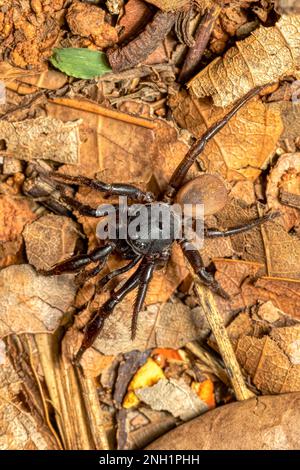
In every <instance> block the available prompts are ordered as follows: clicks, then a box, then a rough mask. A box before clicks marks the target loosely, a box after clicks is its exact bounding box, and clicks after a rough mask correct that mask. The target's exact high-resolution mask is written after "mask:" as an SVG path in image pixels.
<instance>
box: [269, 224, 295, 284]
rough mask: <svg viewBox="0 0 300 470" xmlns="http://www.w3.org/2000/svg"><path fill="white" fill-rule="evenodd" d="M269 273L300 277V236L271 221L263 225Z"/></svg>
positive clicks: (285, 276) (275, 275) (284, 276)
mask: <svg viewBox="0 0 300 470" xmlns="http://www.w3.org/2000/svg"><path fill="white" fill-rule="evenodd" d="M263 238H264V244H265V252H266V259H267V267H268V275H269V276H274V277H282V278H291V279H300V238H299V237H298V236H297V235H295V234H292V233H288V232H286V231H285V230H284V228H283V227H282V226H281V225H279V222H277V223H276V222H271V223H269V224H267V225H266V226H265V227H263Z"/></svg>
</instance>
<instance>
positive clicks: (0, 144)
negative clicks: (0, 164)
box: [0, 139, 7, 151]
mask: <svg viewBox="0 0 300 470" xmlns="http://www.w3.org/2000/svg"><path fill="white" fill-rule="evenodd" d="M4 150H7V144H6V140H4V139H0V151H4Z"/></svg>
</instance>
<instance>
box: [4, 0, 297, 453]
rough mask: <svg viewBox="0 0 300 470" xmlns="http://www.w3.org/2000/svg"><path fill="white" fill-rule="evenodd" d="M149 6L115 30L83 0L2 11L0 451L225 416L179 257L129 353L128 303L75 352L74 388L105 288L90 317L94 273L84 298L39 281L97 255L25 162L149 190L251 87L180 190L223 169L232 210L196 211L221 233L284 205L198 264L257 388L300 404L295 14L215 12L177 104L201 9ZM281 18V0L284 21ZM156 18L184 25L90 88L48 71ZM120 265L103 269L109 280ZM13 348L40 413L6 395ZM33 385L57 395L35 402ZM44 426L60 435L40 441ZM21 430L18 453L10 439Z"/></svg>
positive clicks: (103, 444)
mask: <svg viewBox="0 0 300 470" xmlns="http://www.w3.org/2000/svg"><path fill="white" fill-rule="evenodd" d="M150 3H152V4H154V5H155V8H156V10H154V7H153V6H149V3H144V2H142V1H136V0H129V1H128V2H125V3H124V14H121V15H120V16H118V17H117V16H116V14H115V13H114V7H113V6H112V4H111V3H110V2H107V5H108V9H109V12H110V13H107V12H105V10H104V9H103V7H102V6H101V5H90V4H87V3H84V2H80V1H78V0H75V1H71V2H68V3H67V4H65V3H64V2H62V1H60V0H57V1H55V2H39V1H35V2H29V1H28V2H27V1H24V2H22V3H20V2H17V1H14V2H12V4H11V6H10V7H9V8H4V9H3V8H2V5H1V1H0V54H1V57H2V58H3V59H4V61H3V63H2V64H1V68H0V77H1V80H4V82H5V85H6V92H7V93H6V96H7V102H6V104H3V105H1V106H0V116H1V121H0V123H1V126H2V127H1V135H0V151H1V158H2V160H1V161H2V162H3V165H2V166H1V175H0V198H1V211H0V215H2V223H1V232H2V236H1V240H0V254H1V268H2V270H1V271H0V278H1V279H2V282H1V279H0V288H1V291H2V293H1V298H2V299H4V301H3V302H2V307H1V309H0V325H1V327H0V329H1V337H2V338H5V347H4V349H3V348H2V346H0V351H1V358H2V356H3V357H4V361H5V362H4V361H2V360H1V361H0V362H1V365H0V374H1V373H3V374H4V376H5V378H4V379H3V380H2V381H1V382H2V384H3V386H2V392H1V399H2V400H1V413H2V414H1V413H0V414H1V418H0V421H1V423H2V422H5V420H6V419H7V416H10V417H11V416H13V420H14V423H15V426H16V428H15V429H14V430H12V429H11V426H12V424H8V425H6V426H2V429H3V433H2V434H1V438H0V447H1V448H5V449H6V448H8V449H12V448H16V447H19V448H38V449H41V448H49V449H50V448H57V447H58V448H61V446H63V447H64V448H67V449H74V448H80V449H82V448H90V449H99V448H102V449H107V448H108V447H111V448H115V447H118V448H120V449H123V448H124V449H125V448H126V449H130V448H143V447H145V446H146V445H148V444H149V443H150V442H151V441H152V440H153V439H155V438H158V437H159V436H160V435H162V434H164V433H166V432H167V431H169V430H170V429H171V428H173V427H175V426H177V425H178V424H181V423H182V422H183V421H185V420H190V419H191V418H192V417H194V416H197V415H199V414H201V413H205V416H210V411H208V410H209V409H212V408H214V407H215V406H217V408H218V409H220V410H222V409H224V411H225V410H226V409H227V408H226V406H227V405H226V403H228V402H230V401H233V400H234V394H233V392H232V389H231V388H230V379H229V376H228V374H227V372H226V369H225V367H224V363H223V362H222V359H221V358H220V356H218V355H217V353H216V352H213V350H212V349H211V346H213V347H214V348H215V343H214V338H213V337H212V336H210V327H209V325H208V323H207V321H206V319H205V313H204V311H203V309H202V307H201V306H200V305H199V302H198V300H197V298H196V297H195V295H194V292H193V280H192V277H191V275H190V271H189V269H188V266H187V265H186V264H185V262H184V260H183V258H182V256H181V254H180V250H176V249H175V250H174V252H173V254H172V258H171V262H170V263H169V266H168V267H167V269H166V270H165V271H164V272H158V273H157V274H156V275H155V277H154V279H153V283H152V286H151V289H150V291H149V294H148V296H147V298H146V303H145V307H144V309H143V312H141V314H140V317H139V324H138V332H137V338H136V340H135V341H134V342H132V341H131V339H130V331H129V330H130V319H131V309H132V301H133V298H132V297H130V296H129V297H128V299H126V300H124V301H123V302H122V303H121V304H120V305H119V306H118V307H117V308H116V310H115V312H114V315H113V316H112V317H111V318H110V319H109V320H108V322H107V323H106V325H105V328H104V329H103V331H102V332H101V334H100V335H99V338H98V339H97V341H96V343H95V345H94V347H93V348H91V349H90V350H89V351H87V352H86V353H85V355H84V356H83V358H82V362H81V367H82V370H83V374H82V375H81V376H80V378H79V379H78V375H76V374H77V372H75V368H74V366H73V365H72V362H71V360H72V357H73V355H74V353H75V352H76V350H77V349H78V347H79V345H80V342H81V338H82V331H81V329H82V327H83V326H84V325H85V324H86V322H87V321H88V319H89V317H90V312H91V310H92V309H91V307H92V306H93V305H100V304H101V303H102V302H103V301H104V300H105V299H106V298H107V296H108V293H107V292H101V293H98V294H97V295H96V296H95V298H94V300H93V304H92V305H91V299H92V296H93V293H94V290H95V286H96V284H97V280H98V278H97V277H96V278H95V279H94V280H91V281H89V282H87V283H86V285H84V286H83V287H81V288H78V286H77V285H76V284H75V282H74V276H72V275H64V276H60V277H44V276H42V275H41V274H38V272H37V271H36V270H40V269H45V268H46V269H48V268H49V267H50V266H52V265H53V264H55V263H57V262H59V261H61V260H62V259H64V258H66V257H68V256H70V255H72V254H78V253H82V252H84V250H85V249H86V248H88V249H89V250H90V249H93V248H94V247H95V246H96V245H97V239H96V237H95V221H94V220H92V219H90V218H88V217H83V216H79V214H78V213H76V211H75V212H74V213H73V214H71V213H70V211H69V209H68V208H67V207H65V206H63V205H61V201H59V197H58V198H57V194H55V191H52V190H51V187H50V188H49V187H48V188H47V191H48V192H47V191H46V193H43V191H45V190H46V189H45V188H46V186H45V185H44V183H43V184H41V181H40V180H39V179H38V178H37V177H36V176H35V173H34V172H32V167H30V165H32V163H31V161H33V162H34V161H35V160H36V159H37V160H39V163H40V164H42V165H46V166H47V165H50V168H59V171H60V172H64V173H66V174H73V175H75V176H76V175H84V176H88V177H97V178H99V179H101V180H105V181H108V182H113V181H116V180H118V181H119V182H126V183H133V184H136V185H138V186H139V187H141V188H142V189H146V188H147V189H151V190H152V191H154V192H155V193H158V192H160V191H162V190H163V189H164V188H165V186H166V184H167V181H168V179H169V178H170V176H171V174H172V172H173V170H174V169H175V167H176V166H177V164H178V163H179V161H180V160H181V159H182V157H183V156H184V155H185V153H186V151H187V149H188V147H189V145H190V144H191V143H192V141H193V138H194V137H199V136H200V135H201V134H202V133H203V132H204V131H205V130H206V129H207V128H208V127H209V126H210V125H211V124H212V123H214V122H216V121H217V120H218V119H219V118H220V117H222V116H223V115H224V114H225V113H226V108H225V109H224V108H221V106H222V107H224V106H229V107H231V105H232V103H233V101H235V99H236V98H237V97H239V96H242V95H243V94H244V93H246V91H248V90H249V89H250V88H252V87H253V86H254V85H255V84H269V83H270V82H273V83H274V84H273V85H272V86H270V87H269V88H268V89H267V90H265V92H264V93H263V94H261V96H259V97H258V98H257V99H255V100H252V101H251V102H250V103H249V104H248V105H247V106H245V108H244V109H242V110H241V111H240V112H239V113H238V114H237V116H236V117H235V118H234V119H233V120H232V121H231V122H230V123H229V125H228V126H227V127H226V128H225V129H224V130H223V131H222V132H221V133H220V134H218V136H216V138H215V139H214V140H213V141H212V142H211V143H209V145H208V146H207V149H206V150H205V152H204V153H203V155H202V156H201V159H199V161H198V162H197V164H196V165H194V167H193V169H192V170H191V172H190V174H189V178H192V177H194V176H197V175H199V174H202V173H217V174H219V175H221V176H222V178H223V179H224V182H225V185H226V190H227V192H228V203H227V206H226V207H225V209H223V210H222V211H220V212H219V213H217V214H215V215H213V216H207V220H206V223H207V225H208V226H209V227H212V228H215V227H218V228H220V229H225V228H227V227H228V226H234V225H236V224H238V223H241V222H246V221H248V220H250V219H252V218H254V217H257V216H258V215H260V214H262V213H264V212H265V211H266V210H269V209H272V210H278V209H279V210H280V212H281V216H280V218H278V219H276V220H275V221H273V222H269V223H268V224H267V225H266V226H264V227H261V228H257V229H256V230H254V231H253V232H250V233H249V234H241V235H238V236H237V237H230V238H224V239H219V240H208V241H207V243H205V246H204V248H203V250H202V253H201V254H202V256H203V258H204V262H205V265H206V266H207V267H209V269H211V270H212V271H213V272H215V276H216V278H217V279H218V280H219V282H220V283H221V285H222V286H223V287H224V289H225V290H226V291H227V292H229V293H230V295H231V299H230V301H225V300H222V299H219V298H216V302H217V306H218V309H219V311H220V313H221V315H222V317H223V320H224V322H225V323H226V325H227V331H228V333H229V337H230V338H231V341H232V344H233V347H234V351H235V355H236V357H237V359H238V361H239V363H240V366H241V368H242V371H243V373H244V376H245V378H246V379H247V383H248V384H249V387H250V388H251V390H253V391H254V393H256V394H258V393H262V394H279V393H285V392H292V391H293V392H295V391H299V370H298V369H299V331H298V330H299V327H298V321H299V296H300V284H299V279H300V273H299V266H300V263H299V257H300V253H299V246H300V242H299V233H300V232H299V206H297V201H298V199H297V197H298V196H299V168H298V163H297V162H298V150H299V129H298V127H297V125H298V120H297V113H298V105H297V102H295V101H297V96H298V95H297V78H299V44H298V42H299V41H298V37H299V34H298V29H299V24H298V23H299V16H298V15H297V11H288V12H287V11H285V12H284V14H283V16H281V17H276V18H277V19H276V20H275V19H274V18H275V16H276V15H275V16H274V10H273V2H264V3H263V5H261V8H260V7H258V6H257V5H256V3H257V2H251V1H247V2H242V4H241V2H234V1H226V2H223V7H222V9H221V11H220V14H219V17H218V18H217V19H216V21H215V23H214V26H213V28H212V32H211V38H210V40H209V41H208V43H207V47H206V49H205V53H204V55H203V57H200V62H199V64H198V65H197V67H199V73H198V74H196V76H195V77H194V78H193V79H192V80H191V81H190V82H189V84H188V90H187V91H186V89H185V88H184V87H181V88H180V87H179V84H178V81H179V74H180V70H181V68H182V66H183V61H184V54H183V55H182V51H186V50H187V49H186V48H187V47H189V46H187V45H186V44H188V41H189V39H188V38H193V34H195V30H196V26H197V24H199V22H200V20H201V18H202V14H203V12H204V11H205V9H206V8H210V7H211V3H210V2H198V3H199V8H200V10H201V11H200V13H199V10H194V12H193V16H192V18H193V19H192V22H191V25H193V27H191V28H190V29H191V31H187V30H184V24H186V23H185V21H186V18H191V17H190V16H189V17H188V16H187V15H188V14H190V13H188V12H187V10H188V8H187V5H186V3H187V2H181V1H180V2H169V1H167V2H161V1H158V0H155V2H154V1H153V2H150ZM253 3H255V5H254V4H253ZM152 8H153V10H152ZM283 8H284V7H283V6H282V5H281V2H276V12H277V13H279V15H281V14H282V10H283ZM291 8H292V7H291ZM160 9H161V10H162V11H169V10H171V11H175V10H176V11H180V12H181V13H180V15H181V16H180V17H181V20H182V21H181V23H180V22H178V21H176V27H175V28H174V29H173V30H172V32H171V33H168V30H167V29H166V30H165V32H164V33H163V32H162V31H160V33H159V35H158V36H157V38H156V39H157V42H156V43H155V45H156V46H157V48H156V50H155V51H153V53H152V54H151V55H150V56H148V57H147V55H148V52H150V50H146V52H147V53H146V54H145V51H144V55H145V57H144V55H143V57H141V58H140V61H141V63H140V64H137V65H133V64H134V61H133V60H132V58H130V57H129V67H128V69H127V70H125V71H121V72H110V73H107V74H105V75H103V76H102V77H99V78H96V79H94V80H88V79H83V80H74V79H71V78H70V77H69V78H68V77H67V76H66V75H65V74H63V73H60V72H57V71H54V70H53V68H51V64H50V61H49V60H48V59H49V58H50V57H51V56H52V55H53V51H54V48H60V49H62V50H67V51H68V50H69V51H70V48H87V49H86V51H87V53H92V54H93V53H96V54H99V53H101V54H103V53H104V54H105V53H106V52H107V51H108V49H110V51H111V53H115V52H114V51H117V52H120V50H119V51H118V48H119V47H120V46H123V45H124V44H125V43H126V42H127V44H130V43H131V41H132V39H133V38H135V37H137V36H138V35H139V34H140V33H141V31H143V30H144V31H145V29H144V28H145V27H147V25H149V23H150V22H151V18H153V13H151V12H153V11H156V12H159V11H160ZM117 10H118V9H117ZM136 12H138V13H136ZM117 14H119V10H118V12H117ZM162 16H163V15H162ZM29 18H30V21H29ZM197 21H198V23H197ZM172 22H173V19H172ZM172 24H173V23H172ZM180 24H181V27H179V26H180ZM50 26H51V28H50ZM122 27H123V30H122ZM47 28H48V29H47ZM193 28H195V29H193ZM150 29H151V28H150ZM175 30H176V34H177V36H176V34H175ZM147 31H149V28H148V29H147ZM126 35H127V36H126ZM146 36H147V34H146ZM146 36H145V35H144V36H142V37H144V38H145V37H146ZM20 38H22V41H20ZM185 41H187V42H186V43H185ZM182 42H183V43H185V44H182ZM232 44H235V45H233V46H232ZM190 47H191V43H190ZM127 50H129V51H130V48H129V49H127ZM180 51H181V52H180ZM108 56H110V53H108ZM274 58H276V60H274ZM254 61H255V68H254V67H253V66H251V64H253V63H254ZM246 63H247V64H248V67H247V68H245V64H246ZM71 65H72V64H71ZM111 65H112V64H111ZM126 67H127V66H126ZM112 68H113V67H112ZM67 69H68V70H67ZM67 69H66V70H65V72H66V73H67V74H68V72H69V65H68V66H67ZM41 71H42V72H41ZM197 71H198V70H197ZM223 73H224V74H223ZM222 74H223V75H222ZM242 77H243V79H242ZM221 79H222V86H220V80H221ZM228 109H229V108H228ZM45 133H46V135H47V136H46V137H45ZM1 139H2V140H1ZM43 159H45V160H44V161H42V160H43ZM28 181H29V182H30V184H29V183H28ZM37 188H39V189H38V192H37V193H36V194H35V200H33V199H34V198H32V195H33V192H32V191H33V190H34V191H37ZM41 191H42V192H41ZM29 194H30V196H29ZM41 194H44V197H41ZM45 194H46V197H45ZM74 194H75V197H76V199H77V200H79V201H81V202H82V203H85V204H91V205H95V204H96V205H98V204H100V203H101V202H103V201H105V199H104V198H103V197H102V196H101V195H99V194H97V193H95V192H93V191H90V190H86V189H83V188H80V189H78V190H77V191H75V193H74ZM49 197H51V204H50V203H49V200H48V198H49ZM46 199H47V200H48V205H47V203H46ZM53 210H54V212H55V213H54V214H53ZM96 222H97V221H96ZM21 263H22V264H21ZM119 263H120V260H119V259H118V258H117V257H113V258H112V259H111V260H110V261H109V263H108V264H107V265H106V266H105V268H104V273H107V272H109V271H110V270H112V269H114V268H115V267H116V266H117V265H118V266H119ZM124 279H125V277H123V278H122V277H120V278H118V279H117V280H116V283H115V285H114V286H115V287H116V286H117V285H119V284H120V282H124ZM111 287H113V286H111ZM61 292H64V295H63V296H62V295H61ZM86 305H87V307H86ZM75 311H76V313H77V314H76V315H73V314H74V312H75ZM28 334H30V336H28ZM63 334H64V338H63V340H62V344H61V345H60V339H59V338H61V337H62V335H63ZM208 338H209V339H208ZM28 341H29V342H28ZM32 341H34V343H32ZM0 344H1V345H2V342H1V343H0ZM209 345H210V346H209ZM60 346H62V347H61V353H59V350H60ZM22 350H25V352H26V354H27V355H29V358H30V361H29V362H30V364H31V366H34V370H35V368H37V370H39V375H36V374H33V377H34V378H33V382H32V383H31V382H27V383H26V380H27V379H26V380H24V383H25V385H26V386H30V387H31V390H34V392H33V394H32V396H33V397H34V403H35V406H34V405H33V404H32V403H31V402H30V400H28V397H27V395H26V393H25V395H24V391H23V390H22V392H21V391H20V385H19V384H18V387H15V386H14V379H13V377H15V375H14V374H17V372H16V371H18V370H21V371H24V372H26V371H27V369H26V367H27V366H26V364H25V361H19V362H18V361H17V358H18V354H16V351H22ZM32 351H34V353H33V352H32ZM3 352H5V356H4V355H3ZM21 357H22V356H20V358H21ZM147 364H152V368H151V367H150V368H147V366H146V365H147ZM5 368H9V375H10V377H11V379H7V377H8V372H7V371H8V369H5ZM155 371H156V372H155ZM25 376H26V374H25ZM26 377H27V376H26ZM75 377H77V378H76V379H75ZM10 380H11V382H10ZM16 380H17V379H16ZM39 380H42V381H43V389H45V390H47V391H48V392H49V395H50V397H51V400H50V401H49V400H48V397H47V400H48V401H47V403H48V405H47V406H46V407H43V400H44V399H45V397H43V398H41V397H40V395H39V391H38V389H39V387H38V386H37V384H38V383H39V382H38V381H39ZM78 380H79V381H80V386H79V385H78ZM19 382H20V381H19ZM36 386H37V388H34V387H36ZM39 390H40V389H39ZM82 391H84V392H82ZM16 396H17V397H18V400H19V401H18V402H16V399H15V397H16ZM24 396H25V398H24ZM74 397H75V398H76V403H79V405H78V406H77V405H76V406H75V403H74V399H75V398H74ZM11 403H13V405H12V404H11ZM16 403H17V405H16ZM224 404H225V408H223V406H222V405H224ZM129 405H130V406H129ZM22 407H25V408H26V410H27V411H26V413H27V414H24V411H23V408H22ZM28 407H29V408H28ZM28 409H29V411H28ZM83 409H87V410H88V415H89V419H87V418H86V416H85V415H84V414H83V411H82V410H83ZM66 410H67V411H66ZM49 413H50V414H51V420H54V421H55V422H56V424H57V428H58V429H59V436H56V435H55V433H54V434H53V432H52V431H51V420H49ZM222 419H223V420H224V419H227V418H222ZM41 423H43V424H42V426H41ZM71 423H75V428H76V436H77V437H78V439H77V441H76V442H75V440H74V438H73V435H72V434H73V431H74V429H73V427H72V426H73V425H71ZM21 426H23V430H24V429H25V432H23V434H22V436H21V434H20V433H18V429H21ZM15 433H16V434H17V435H18V436H20V440H18V439H16V438H15V439H12V438H11V436H12V435H14V434H15ZM39 433H40V434H39ZM30 434H31V435H32V436H34V439H31V440H30V438H29V436H30ZM115 439H117V441H118V442H117V444H116V442H115Z"/></svg>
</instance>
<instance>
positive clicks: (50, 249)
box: [23, 214, 79, 270]
mask: <svg viewBox="0 0 300 470" xmlns="http://www.w3.org/2000/svg"><path fill="white" fill-rule="evenodd" d="M78 234H79V226H78V225H77V224H76V223H75V222H74V221H73V220H72V219H70V218H68V217H63V216H57V215H53V214H47V215H44V216H42V217H40V218H39V219H38V220H36V221H35V222H33V223H32V224H28V225H27V226H26V227H25V230H24V232H23V237H24V240H25V247H26V254H27V258H28V261H29V263H30V264H32V265H33V266H34V267H35V268H36V269H38V270H40V269H50V268H51V267H52V266H53V265H55V264H57V263H59V262H60V261H63V260H64V259H67V258H70V257H71V256H72V255H73V253H74V250H75V247H76V243H77V241H78Z"/></svg>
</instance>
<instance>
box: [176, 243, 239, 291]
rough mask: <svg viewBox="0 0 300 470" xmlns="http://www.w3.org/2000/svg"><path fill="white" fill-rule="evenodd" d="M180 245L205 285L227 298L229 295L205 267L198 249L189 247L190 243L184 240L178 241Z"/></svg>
mask: <svg viewBox="0 0 300 470" xmlns="http://www.w3.org/2000/svg"><path fill="white" fill-rule="evenodd" d="M180 246H181V248H182V251H183V254H184V256H185V257H186V258H187V260H188V261H189V263H190V265H191V266H192V268H193V270H194V271H195V273H196V274H197V276H198V277H199V280H200V281H201V282H202V283H203V284H205V285H206V286H207V287H209V288H210V289H211V290H212V291H213V292H215V293H216V294H218V295H220V296H221V297H223V299H226V300H228V299H229V298H230V297H229V295H228V294H227V292H225V290H224V289H223V288H222V287H221V286H220V284H219V283H218V281H216V279H215V278H214V276H213V275H212V274H211V273H209V272H208V271H207V270H206V269H205V266H204V263H203V260H202V257H201V255H200V253H199V251H198V250H192V249H189V248H190V243H189V242H188V241H186V240H183V241H182V242H180Z"/></svg>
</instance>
